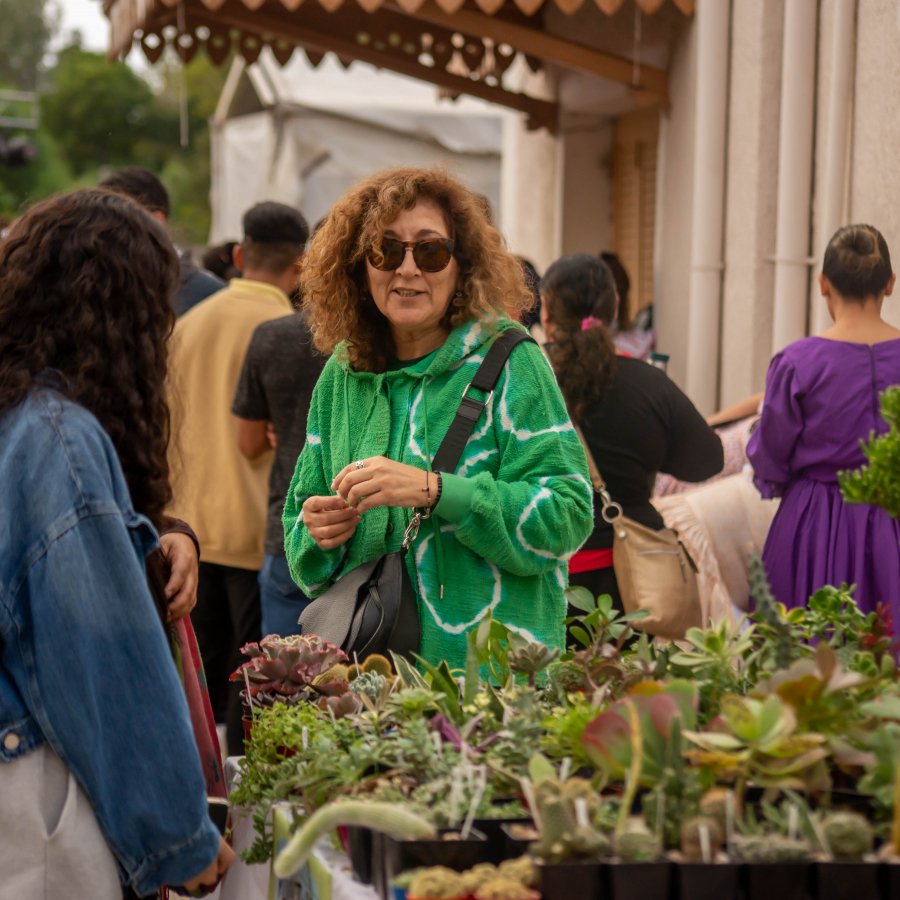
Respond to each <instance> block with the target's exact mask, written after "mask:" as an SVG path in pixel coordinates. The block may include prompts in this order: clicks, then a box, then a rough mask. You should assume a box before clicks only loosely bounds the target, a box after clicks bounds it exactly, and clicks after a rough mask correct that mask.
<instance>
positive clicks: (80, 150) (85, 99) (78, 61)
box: [41, 44, 178, 175]
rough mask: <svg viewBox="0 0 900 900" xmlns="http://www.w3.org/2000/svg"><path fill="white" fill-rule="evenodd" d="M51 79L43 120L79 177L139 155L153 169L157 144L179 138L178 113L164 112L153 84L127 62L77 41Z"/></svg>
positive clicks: (63, 55) (44, 99) (43, 102)
mask: <svg viewBox="0 0 900 900" xmlns="http://www.w3.org/2000/svg"><path fill="white" fill-rule="evenodd" d="M50 80H51V85H50V90H49V92H48V93H46V94H45V95H44V96H43V97H42V98H41V119H42V123H43V125H44V127H45V128H46V129H47V131H48V132H49V133H50V135H51V136H52V137H53V138H54V139H55V140H56V141H57V143H58V144H59V145H60V147H61V148H62V150H63V152H64V153H65V155H66V158H67V159H68V161H69V165H70V166H71V167H72V170H73V172H74V173H75V174H76V175H80V174H82V173H84V172H86V171H87V170H89V169H93V168H97V167H98V166H104V165H107V166H120V165H128V164H132V163H134V162H135V161H136V160H137V158H138V157H139V156H140V157H144V158H145V159H146V160H147V162H148V163H150V165H151V167H152V164H153V163H158V162H159V159H158V158H157V159H153V156H154V154H153V150H154V149H155V148H154V147H153V145H154V144H156V143H163V144H165V143H170V142H172V141H177V139H178V120H177V117H173V116H171V115H167V114H166V111H163V110H160V108H159V106H158V105H157V103H156V97H155V96H154V94H153V91H152V90H151V88H150V85H149V84H147V82H146V81H144V79H143V78H141V77H140V76H139V75H138V74H136V73H135V72H134V71H133V70H132V69H131V68H130V67H129V66H128V65H126V64H125V63H124V62H116V63H110V62H108V61H107V59H106V58H105V57H104V56H103V54H101V53H91V52H89V51H87V50H84V49H82V48H81V47H79V46H78V45H77V44H73V45H72V46H70V47H67V48H66V49H65V50H63V51H61V52H60V54H59V57H58V60H57V63H56V67H55V68H54V70H53V72H52V73H51V79H50ZM140 151H142V152H140ZM148 151H149V153H148Z"/></svg>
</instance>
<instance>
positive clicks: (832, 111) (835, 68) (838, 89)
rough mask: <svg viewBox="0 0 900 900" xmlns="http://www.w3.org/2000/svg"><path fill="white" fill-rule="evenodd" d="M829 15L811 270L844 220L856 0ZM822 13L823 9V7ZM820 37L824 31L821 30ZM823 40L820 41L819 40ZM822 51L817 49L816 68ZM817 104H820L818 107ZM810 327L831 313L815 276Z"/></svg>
mask: <svg viewBox="0 0 900 900" xmlns="http://www.w3.org/2000/svg"><path fill="white" fill-rule="evenodd" d="M832 6H833V9H832V15H831V22H830V24H831V41H830V44H831V58H830V60H829V63H830V65H829V67H828V68H829V69H830V75H829V78H828V89H827V90H828V100H827V113H826V115H827V118H826V119H825V121H824V128H823V129H822V131H823V133H824V140H825V177H824V180H823V181H822V182H821V183H820V184H819V185H818V191H821V198H822V199H821V217H820V220H819V222H818V223H817V227H816V229H815V238H816V239H815V241H814V243H813V248H814V249H815V257H816V261H815V265H814V267H813V273H814V274H818V273H819V272H821V270H822V257H823V256H824V255H825V248H826V247H827V246H828V241H829V240H831V236H832V235H833V234H834V233H835V232H836V231H837V230H838V228H840V227H841V226H842V225H846V224H847V220H846V218H845V210H844V203H845V198H846V193H847V191H846V187H847V159H848V157H849V155H850V154H849V143H850V141H849V137H850V106H851V102H852V94H853V61H854V50H855V43H856V0H834V2H833V4H832ZM823 16H824V9H823ZM823 37H824V33H823ZM823 43H824V41H823ZM823 55H824V54H821V53H820V59H819V69H820V71H821V70H822V69H823V65H822V63H823V59H822V56H823ZM820 108H821V107H820ZM810 294H811V297H812V299H811V301H810V331H811V332H812V333H813V334H818V333H819V332H821V331H824V330H825V329H826V328H828V327H830V325H831V316H830V315H829V314H828V307H827V305H826V303H825V300H824V299H823V298H822V295H821V294H820V293H819V286H818V284H816V282H815V280H813V281H812V283H811V285H810Z"/></svg>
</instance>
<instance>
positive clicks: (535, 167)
mask: <svg viewBox="0 0 900 900" xmlns="http://www.w3.org/2000/svg"><path fill="white" fill-rule="evenodd" d="M559 157H560V147H559V139H558V138H555V137H554V136H553V135H551V134H550V133H549V132H548V131H547V130H546V129H543V128H542V129H540V130H538V131H528V130H527V129H526V127H525V122H524V119H523V118H521V117H519V116H517V115H510V116H508V117H506V118H505V119H504V122H503V157H502V162H501V165H500V227H501V230H502V231H503V233H504V234H505V235H506V238H507V240H508V241H509V244H510V247H511V249H512V251H513V252H514V253H517V254H519V255H520V256H524V257H526V258H527V259H530V260H531V261H532V262H533V263H534V264H535V266H537V268H538V271H539V272H541V273H543V272H544V271H545V270H546V268H547V266H549V265H550V263H552V262H553V261H554V260H555V259H556V258H557V256H559V250H560V246H561V223H560V216H559V206H560V202H559V200H560V191H559V172H558V168H559V166H560V165H561V160H560V158H559Z"/></svg>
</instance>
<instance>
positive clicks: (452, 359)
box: [335, 316, 521, 383]
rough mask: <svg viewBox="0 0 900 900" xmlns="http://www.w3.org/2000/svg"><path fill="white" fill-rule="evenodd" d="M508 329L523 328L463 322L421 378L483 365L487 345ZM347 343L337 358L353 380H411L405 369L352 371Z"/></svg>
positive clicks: (508, 323) (507, 323) (509, 322)
mask: <svg viewBox="0 0 900 900" xmlns="http://www.w3.org/2000/svg"><path fill="white" fill-rule="evenodd" d="M509 328H521V326H520V325H517V324H516V323H515V322H513V321H512V319H510V318H508V317H507V316H504V317H503V318H501V319H500V320H499V321H498V322H496V323H492V325H491V326H488V325H484V324H482V323H481V322H478V321H474V322H463V323H462V324H461V325H457V326H456V327H455V328H454V329H453V330H452V331H451V332H450V334H449V335H447V340H446V341H444V344H443V346H441V347H439V348H438V350H437V353H436V355H435V357H434V359H433V360H432V361H431V363H430V364H429V366H428V368H427V369H425V371H424V372H420V373H418V377H420V378H422V377H424V378H429V379H433V378H437V377H439V376H440V375H443V374H444V373H445V372H449V371H450V370H451V369H454V368H456V367H457V366H459V365H462V364H470V363H472V364H480V363H481V361H482V359H484V354H483V353H482V349H483V348H484V347H485V346H486V345H490V344H491V343H493V341H494V339H495V338H496V337H497V335H499V334H502V333H503V332H504V331H506V330H507V329H509ZM346 346H347V344H346V341H342V342H341V343H340V344H339V345H338V346H337V348H336V350H335V358H336V362H337V364H338V365H339V366H340V367H341V369H343V370H344V371H345V372H346V373H347V374H348V375H350V376H351V377H352V378H355V379H359V380H360V381H366V380H378V379H382V380H385V381H387V382H388V383H390V382H391V381H395V380H397V379H400V378H408V377H409V372H408V371H407V370H406V369H398V370H396V371H394V372H357V371H356V370H355V369H353V368H351V366H350V362H349V360H348V359H347V354H346V353H345V352H344V351H345V349H346Z"/></svg>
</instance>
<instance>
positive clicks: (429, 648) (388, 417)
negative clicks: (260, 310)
mask: <svg viewBox="0 0 900 900" xmlns="http://www.w3.org/2000/svg"><path fill="white" fill-rule="evenodd" d="M508 327H518V326H514V325H512V323H505V324H503V325H501V330H502V329H503V328H508ZM491 340H492V338H491V336H490V335H489V334H488V332H487V331H486V330H485V329H484V328H482V326H481V325H479V324H478V323H475V322H470V323H467V324H464V325H460V326H458V327H457V328H455V329H454V330H453V331H452V332H451V333H450V335H449V337H448V338H447V341H446V343H445V344H444V345H443V346H442V347H440V348H439V349H438V350H436V351H435V352H434V353H432V354H431V355H430V356H428V357H426V358H425V359H423V360H421V361H419V362H418V363H416V364H413V365H409V366H406V367H405V368H399V369H397V370H396V371H388V372H384V373H378V374H374V373H371V372H356V371H353V370H352V369H351V368H350V367H349V365H348V363H347V362H346V361H345V360H343V359H342V357H341V348H340V347H339V348H338V349H337V351H336V352H335V354H334V355H333V356H332V357H331V359H330V360H329V361H328V363H327V365H326V366H325V370H324V371H323V372H322V375H321V377H320V378H319V382H318V384H317V385H316V388H315V392H314V393H313V398H312V404H311V407H310V412H309V422H308V425H307V440H306V446H305V447H304V449H303V453H302V454H301V455H300V459H299V460H298V461H297V469H296V471H295V473H294V478H293V481H292V482H291V487H290V489H289V491H288V495H287V500H286V503H285V507H284V530H285V551H286V553H287V559H288V564H289V565H290V569H291V574H292V576H293V578H294V580H295V581H296V582H297V584H299V585H300V587H301V588H302V589H303V590H304V591H305V592H306V593H307V594H308V595H310V596H313V597H315V596H318V595H319V594H321V593H322V592H323V591H325V590H326V589H327V588H329V587H331V585H332V584H334V582H335V581H336V580H337V579H338V578H339V577H340V576H341V575H342V574H344V573H345V572H349V571H350V570H351V569H354V568H355V567H356V566H359V565H362V563H364V562H367V561H368V560H370V559H374V558H375V557H377V556H380V555H382V554H384V553H389V552H391V551H394V550H398V549H399V548H400V545H401V543H402V540H403V533H404V531H405V529H406V526H407V524H408V523H409V521H410V520H411V518H412V510H409V509H404V508H388V507H383V506H382V507H377V508H375V509H372V510H369V511H368V512H366V513H364V514H363V517H362V521H361V522H360V524H359V526H358V528H357V530H356V533H355V534H354V535H353V537H352V538H351V539H350V541H348V542H347V543H346V544H344V545H343V546H341V547H336V548H334V549H332V550H323V549H322V548H320V547H319V546H318V545H317V544H316V543H315V541H313V540H312V538H311V537H310V536H309V532H308V531H307V530H306V528H304V527H303V511H302V507H303V502H304V501H305V500H306V498H307V497H310V496H314V495H323V496H324V495H329V494H331V493H332V492H331V490H330V485H331V483H332V480H333V479H334V477H335V475H337V473H338V472H340V471H341V469H343V468H344V466H346V465H347V464H348V463H350V462H351V461H353V460H358V459H365V458H367V457H372V456H387V457H389V458H390V459H393V460H397V461H399V462H403V463H406V464H407V465H411V466H416V467H418V468H420V469H425V468H426V466H429V464H430V460H431V458H432V457H433V455H434V453H435V451H436V450H437V448H438V446H440V442H441V440H443V437H444V435H445V434H446V432H447V429H448V428H449V427H450V423H451V421H452V419H453V416H454V414H455V412H456V408H457V406H458V404H459V400H460V398H461V397H462V393H463V390H464V389H465V387H466V385H468V384H469V382H470V381H471V380H472V377H473V376H474V374H475V371H476V369H477V367H478V365H479V364H480V363H481V361H482V359H483V358H484V352H485V350H486V349H487V348H488V347H489V346H490V343H491ZM400 365H402V363H401V364H400ZM473 393H475V392H474V390H473ZM482 399H484V398H483V397H482ZM443 483H444V487H443V494H442V496H441V500H440V503H439V504H438V506H437V508H436V509H435V512H434V514H433V515H432V516H431V518H430V519H428V520H426V521H425V522H423V523H422V527H421V529H420V530H419V535H418V537H417V539H416V540H415V542H414V543H413V545H412V548H411V550H410V552H409V553H408V554H407V557H406V558H407V565H408V568H409V575H410V579H411V581H412V583H413V585H414V586H415V589H416V594H417V596H418V601H419V616H420V619H421V623H422V650H421V653H422V656H423V657H424V658H425V659H427V660H429V661H430V662H433V663H436V662H438V661H439V660H441V659H446V660H447V662H448V663H449V664H450V666H451V667H461V666H463V665H464V663H465V653H466V646H465V634H466V632H467V631H469V630H470V629H471V628H472V627H473V626H474V625H475V624H476V623H477V622H478V621H479V620H480V619H481V618H482V617H483V616H484V614H485V613H486V612H487V611H488V610H491V611H492V613H493V616H494V618H496V619H498V620H499V621H501V622H503V623H504V624H506V625H508V626H509V627H510V628H512V629H513V630H515V631H518V632H519V633H521V634H523V635H524V636H526V637H529V638H532V639H536V640H539V641H542V642H543V643H545V644H548V645H549V646H551V647H559V646H562V645H563V643H564V638H565V629H564V625H563V619H564V617H565V600H564V598H563V590H564V588H565V586H566V584H567V580H568V563H567V561H568V559H569V558H570V557H571V556H572V554H573V553H574V552H575V551H576V550H577V549H578V547H579V546H581V544H582V543H583V542H584V541H585V540H586V538H587V537H588V535H589V534H590V533H591V528H592V524H593V522H592V490H591V487H590V482H589V481H588V473H587V464H586V462H585V456H584V451H583V450H582V447H581V443H580V442H579V440H578V436H577V434H576V433H575V431H574V429H573V427H572V423H571V422H570V421H569V416H568V414H567V412H566V407H565V403H564V402H563V398H562V395H561V394H560V392H559V388H558V387H557V385H556V380H555V378H554V376H553V372H552V370H551V369H550V366H549V364H548V363H547V361H546V359H545V358H544V355H543V354H542V353H541V350H540V349H539V348H538V347H537V346H536V345H535V344H533V343H530V342H526V343H523V344H519V345H518V346H517V347H516V348H515V349H514V350H513V352H512V355H511V356H510V358H509V360H508V361H507V363H506V366H505V367H504V370H503V372H502V374H501V375H500V379H499V381H498V382H497V386H496V389H495V391H494V395H493V397H492V398H491V401H490V403H488V405H487V407H486V408H485V410H484V412H483V413H482V414H481V419H480V420H479V422H478V423H477V425H476V427H475V431H474V432H473V433H472V436H471V437H470V438H469V442H468V444H467V446H466V448H465V451H464V453H463V457H462V460H461V461H460V464H459V466H458V468H457V470H456V475H444V476H443ZM423 484H424V479H423ZM442 588H443V591H442ZM442 593H443V596H442Z"/></svg>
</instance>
